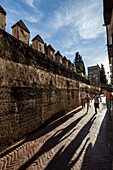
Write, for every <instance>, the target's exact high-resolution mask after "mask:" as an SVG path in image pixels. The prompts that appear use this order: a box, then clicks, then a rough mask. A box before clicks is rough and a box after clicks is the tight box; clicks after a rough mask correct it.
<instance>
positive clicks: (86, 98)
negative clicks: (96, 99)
mask: <svg viewBox="0 0 113 170" xmlns="http://www.w3.org/2000/svg"><path fill="white" fill-rule="evenodd" d="M90 100H91V97H90V96H89V94H87V95H86V97H85V101H86V104H87V112H86V113H88V110H89V107H91V105H90Z"/></svg>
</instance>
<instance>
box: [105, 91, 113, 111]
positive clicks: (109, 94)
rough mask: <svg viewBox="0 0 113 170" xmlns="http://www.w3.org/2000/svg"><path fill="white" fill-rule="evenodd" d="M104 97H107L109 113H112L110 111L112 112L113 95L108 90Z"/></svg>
mask: <svg viewBox="0 0 113 170" xmlns="http://www.w3.org/2000/svg"><path fill="white" fill-rule="evenodd" d="M104 96H105V97H106V106H107V111H108V112H110V110H111V99H112V94H111V92H110V89H107V91H106V92H105V93H104Z"/></svg>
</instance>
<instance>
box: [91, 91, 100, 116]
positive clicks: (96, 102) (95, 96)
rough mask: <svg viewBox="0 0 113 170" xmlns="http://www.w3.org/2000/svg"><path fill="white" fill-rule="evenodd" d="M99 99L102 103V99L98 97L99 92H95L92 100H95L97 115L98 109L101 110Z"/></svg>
mask: <svg viewBox="0 0 113 170" xmlns="http://www.w3.org/2000/svg"><path fill="white" fill-rule="evenodd" d="M99 98H100V102H101V97H100V96H99V95H98V93H97V92H95V95H94V96H93V97H92V99H94V107H95V113H97V108H98V109H99Z"/></svg>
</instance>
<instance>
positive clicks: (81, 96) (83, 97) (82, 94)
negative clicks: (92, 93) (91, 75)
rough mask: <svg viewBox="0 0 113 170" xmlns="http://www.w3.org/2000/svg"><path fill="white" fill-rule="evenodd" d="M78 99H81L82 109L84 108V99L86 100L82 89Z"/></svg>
mask: <svg viewBox="0 0 113 170" xmlns="http://www.w3.org/2000/svg"><path fill="white" fill-rule="evenodd" d="M80 98H81V104H82V108H84V107H85V98H86V92H85V91H84V89H83V91H81V93H80Z"/></svg>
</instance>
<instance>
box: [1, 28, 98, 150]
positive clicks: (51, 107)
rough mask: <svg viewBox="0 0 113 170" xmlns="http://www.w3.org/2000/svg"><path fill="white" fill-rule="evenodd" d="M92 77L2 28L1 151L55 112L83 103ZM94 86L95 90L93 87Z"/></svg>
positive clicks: (61, 111)
mask: <svg viewBox="0 0 113 170" xmlns="http://www.w3.org/2000/svg"><path fill="white" fill-rule="evenodd" d="M89 84H90V82H89V80H88V79H85V78H84V77H82V76H80V75H79V74H77V73H75V72H72V71H71V70H69V69H66V68H65V67H64V66H62V65H61V64H59V63H55V62H53V61H51V60H50V59H49V58H48V57H47V56H46V55H44V54H42V53H39V52H37V51H36V50H33V49H32V48H31V47H29V46H28V45H26V44H24V43H23V42H21V41H19V40H17V39H16V38H14V37H12V36H11V35H9V34H8V33H6V32H5V31H3V30H1V29H0V151H2V150H3V149H4V148H6V147H7V146H8V145H10V144H12V143H13V141H15V140H17V139H19V138H21V137H22V136H24V135H26V134H27V133H29V132H31V131H33V130H35V129H37V128H39V127H40V126H41V125H42V124H43V123H44V122H45V121H47V120H48V119H50V118H51V117H52V116H54V115H58V114H65V113H66V112H68V111H71V110H72V109H74V108H76V107H78V106H79V105H80V89H81V88H82V87H85V88H86V91H88V92H91V93H92V91H91V90H93V91H94V90H95V89H96V90H98V89H99V88H96V87H93V86H92V88H91V86H90V85H89ZM90 89H91V90H90Z"/></svg>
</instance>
